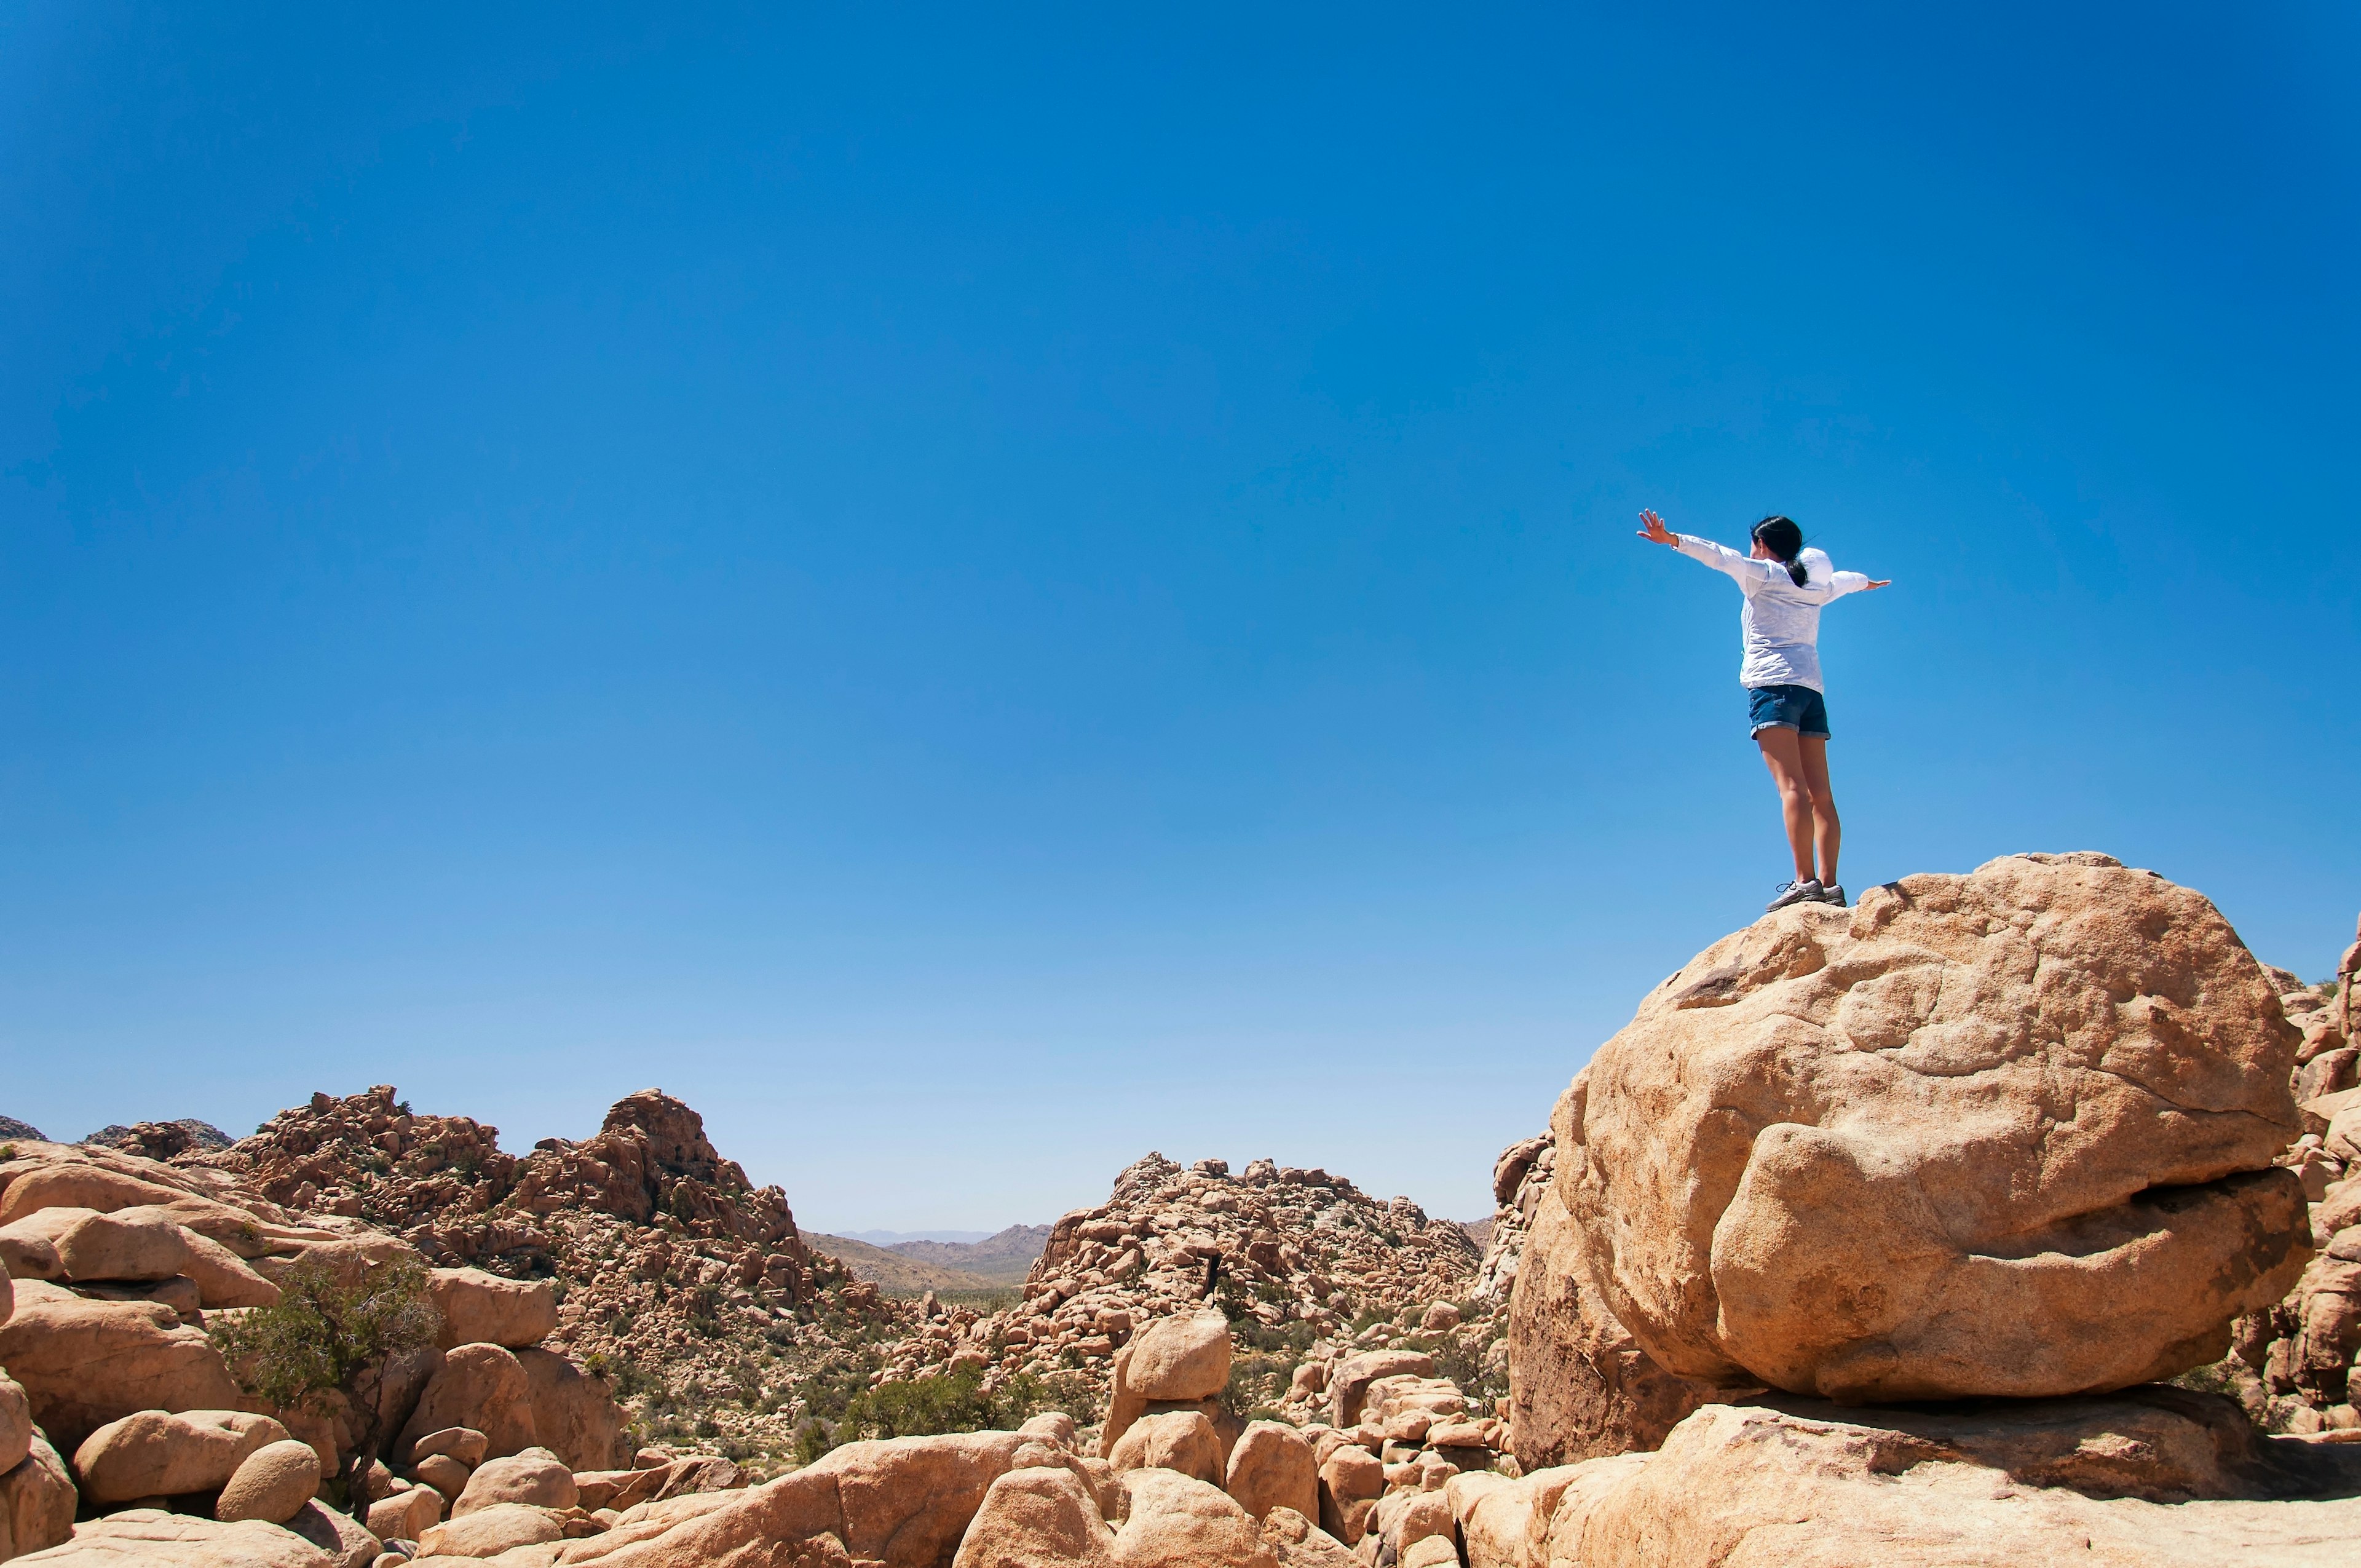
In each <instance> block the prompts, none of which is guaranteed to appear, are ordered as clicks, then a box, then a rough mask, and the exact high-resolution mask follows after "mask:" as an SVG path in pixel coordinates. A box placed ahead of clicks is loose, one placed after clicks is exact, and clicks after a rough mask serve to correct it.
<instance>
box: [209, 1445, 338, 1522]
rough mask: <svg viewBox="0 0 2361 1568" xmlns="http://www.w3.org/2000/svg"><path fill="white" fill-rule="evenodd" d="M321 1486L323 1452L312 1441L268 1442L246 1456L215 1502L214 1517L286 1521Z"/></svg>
mask: <svg viewBox="0 0 2361 1568" xmlns="http://www.w3.org/2000/svg"><path fill="white" fill-rule="evenodd" d="M319 1489H320V1456H319V1455H318V1454H317V1453H313V1450H312V1445H311V1444H310V1443H308V1442H295V1441H294V1440H293V1439H288V1440H287V1441H285V1442H268V1443H265V1444H263V1445H262V1446H261V1447H260V1448H258V1449H256V1450H255V1451H254V1452H253V1453H249V1454H247V1456H246V1462H245V1463H244V1464H240V1465H239V1466H238V1467H237V1472H236V1475H232V1476H231V1477H230V1478H229V1483H228V1485H226V1486H223V1487H222V1489H221V1497H220V1498H219V1499H218V1500H217V1501H216V1502H215V1503H214V1518H215V1519H223V1520H232V1521H234V1520H237V1519H260V1520H262V1521H263V1522H264V1523H266V1524H285V1523H286V1522H287V1521H288V1520H289V1519H293V1518H294V1517H295V1515H296V1514H297V1513H298V1512H300V1511H301V1510H302V1507H303V1505H304V1504H306V1503H308V1502H310V1501H311V1500H312V1494H313V1493H314V1492H316V1491H318V1490H319Z"/></svg>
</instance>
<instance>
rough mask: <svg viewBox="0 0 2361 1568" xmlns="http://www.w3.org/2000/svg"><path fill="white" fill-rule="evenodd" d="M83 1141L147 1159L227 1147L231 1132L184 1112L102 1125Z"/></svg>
mask: <svg viewBox="0 0 2361 1568" xmlns="http://www.w3.org/2000/svg"><path fill="white" fill-rule="evenodd" d="M82 1142H83V1143H85V1144H100V1145H104V1146H106V1147H108V1148H113V1149H121V1150H122V1151H123V1152H124V1153H125V1154H136V1155H138V1156H140V1157H143V1158H146V1159H170V1158H171V1157H173V1156H174V1155H178V1154H186V1153H188V1152H189V1151H190V1150H192V1149H225V1148H227V1147H229V1145H230V1136H229V1135H228V1134H227V1133H225V1132H223V1131H222V1130H221V1129H220V1128H219V1127H216V1126H214V1124H212V1123H211V1122H200V1121H198V1120H197V1119H196V1118H195V1117H194V1116H182V1117H181V1118H180V1119H179V1120H178V1121H172V1122H137V1123H134V1124H132V1125H130V1126H127V1127H126V1126H124V1125H122V1124H119V1123H117V1124H113V1125H110V1126H104V1127H101V1128H100V1129H99V1130H98V1131H96V1132H94V1133H93V1134H92V1135H90V1136H88V1137H86V1138H84V1139H82Z"/></svg>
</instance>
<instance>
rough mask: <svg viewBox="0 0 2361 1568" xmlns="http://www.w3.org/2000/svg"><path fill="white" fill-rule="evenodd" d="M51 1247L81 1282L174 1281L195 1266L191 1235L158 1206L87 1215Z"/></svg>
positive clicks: (69, 1273)
mask: <svg viewBox="0 0 2361 1568" xmlns="http://www.w3.org/2000/svg"><path fill="white" fill-rule="evenodd" d="M52 1245H55V1246H56V1247H57V1249H58V1265H59V1266H60V1268H62V1269H63V1270H64V1271H65V1277H66V1278H68V1279H70V1280H71V1281H73V1282H74V1283H75V1284H77V1285H82V1284H88V1283H89V1282H91V1281H93V1280H99V1279H170V1278H172V1277H175V1276H178V1275H183V1274H186V1273H188V1271H189V1268H190V1258H189V1243H188V1239H187V1238H186V1237H185V1236H183V1235H182V1234H181V1227H180V1226H178V1225H176V1224H174V1223H172V1222H171V1221H170V1220H168V1219H165V1218H164V1217H163V1214H162V1212H160V1211H159V1210H155V1209H126V1210H124V1211H122V1212H119V1213H113V1214H95V1213H94V1214H89V1215H86V1216H84V1217H83V1218H82V1219H81V1220H79V1221H77V1222H76V1223H73V1224H71V1225H69V1226H67V1227H66V1228H65V1229H64V1230H63V1231H61V1232H60V1233H59V1234H58V1235H57V1236H56V1238H55V1240H54V1242H53V1244H52Z"/></svg>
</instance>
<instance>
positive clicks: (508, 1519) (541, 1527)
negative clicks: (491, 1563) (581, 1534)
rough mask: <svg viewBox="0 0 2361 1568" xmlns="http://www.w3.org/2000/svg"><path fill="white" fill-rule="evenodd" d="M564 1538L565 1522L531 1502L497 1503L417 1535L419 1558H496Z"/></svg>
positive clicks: (422, 1559) (423, 1559) (446, 1521)
mask: <svg viewBox="0 0 2361 1568" xmlns="http://www.w3.org/2000/svg"><path fill="white" fill-rule="evenodd" d="M565 1539H566V1526H565V1524H564V1523H563V1522H562V1521H560V1520H559V1519H558V1518H557V1516H556V1515H555V1513H553V1512H551V1511H550V1510H549V1509H547V1508H534V1507H533V1506H532V1505H531V1504H528V1503H494V1504H492V1505H491V1506H490V1507H489V1508H478V1509H477V1510H476V1511H475V1512H474V1513H471V1514H468V1515H467V1516H466V1517H465V1518H462V1519H445V1520H444V1521H443V1522H442V1523H441V1524H438V1525H435V1526H433V1527H432V1528H430V1529H429V1530H427V1531H426V1533H425V1534H423V1535H422V1536H420V1537H419V1538H418V1544H419V1546H420V1548H421V1551H420V1552H419V1554H418V1560H419V1561H420V1562H422V1563H423V1562H424V1561H426V1560H427V1559H428V1558H430V1557H495V1556H498V1555H499V1554H500V1553H501V1552H510V1551H513V1550H514V1549H516V1548H517V1547H520V1546H537V1545H540V1544H541V1543H543V1542H544V1541H563V1540H565Z"/></svg>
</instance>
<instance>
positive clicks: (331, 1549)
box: [280, 1499, 383, 1568]
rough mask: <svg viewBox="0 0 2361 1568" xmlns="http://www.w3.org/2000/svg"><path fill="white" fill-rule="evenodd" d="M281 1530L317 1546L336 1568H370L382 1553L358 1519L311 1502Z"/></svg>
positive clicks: (306, 1503)
mask: <svg viewBox="0 0 2361 1568" xmlns="http://www.w3.org/2000/svg"><path fill="white" fill-rule="evenodd" d="M280 1529H281V1530H287V1531H288V1532H290V1533H291V1534H293V1535H298V1536H301V1537H302V1538H303V1539H304V1540H305V1541H309V1542H311V1543H312V1544H313V1546H316V1547H318V1548H319V1549H320V1550H321V1551H322V1552H324V1553H326V1554H327V1558H328V1561H329V1562H331V1563H334V1564H335V1568H369V1565H370V1564H371V1563H375V1562H376V1561H377V1560H378V1557H379V1553H380V1552H381V1551H382V1550H383V1548H382V1547H381V1546H380V1545H379V1541H378V1539H377V1537H376V1536H374V1535H372V1534H370V1533H369V1530H368V1527H366V1526H365V1525H363V1524H361V1523H360V1521H359V1520H357V1519H354V1518H352V1517H351V1516H350V1515H348V1514H343V1513H339V1512H337V1511H336V1510H335V1508H330V1507H328V1506H327V1505H326V1504H325V1503H322V1502H318V1501H316V1500H313V1499H306V1500H305V1501H304V1503H303V1505H302V1507H301V1508H297V1509H296V1510H295V1513H294V1516H293V1517H292V1518H291V1519H288V1520H287V1521H286V1522H285V1523H284V1524H282V1525H280Z"/></svg>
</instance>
